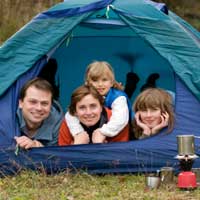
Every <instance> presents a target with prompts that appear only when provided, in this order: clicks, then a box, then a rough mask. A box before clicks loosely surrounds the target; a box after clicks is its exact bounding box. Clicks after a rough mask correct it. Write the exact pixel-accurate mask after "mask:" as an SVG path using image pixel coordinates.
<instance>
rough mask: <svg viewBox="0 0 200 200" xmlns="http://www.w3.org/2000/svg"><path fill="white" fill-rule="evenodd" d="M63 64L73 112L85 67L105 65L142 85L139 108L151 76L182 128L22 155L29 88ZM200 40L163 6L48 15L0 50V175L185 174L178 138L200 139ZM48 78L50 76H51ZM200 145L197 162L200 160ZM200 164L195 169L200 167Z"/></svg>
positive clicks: (61, 78) (118, 4) (78, 8)
mask: <svg viewBox="0 0 200 200" xmlns="http://www.w3.org/2000/svg"><path fill="white" fill-rule="evenodd" d="M50 58H51V59H52V58H53V59H55V60H56V62H57V72H56V84H57V86H58V88H59V101H60V103H61V105H62V107H63V110H64V111H65V110H66V107H67V105H68V103H69V98H70V94H71V92H72V91H73V90H74V89H75V88H76V87H77V86H79V85H81V84H82V83H83V78H84V77H83V74H84V72H85V68H86V66H87V65H88V64H89V63H90V62H91V61H93V60H106V61H108V62H109V63H111V65H112V66H113V68H114V70H115V74H116V79H117V80H118V81H119V82H122V83H124V84H125V82H126V75H127V73H129V72H133V71H134V72H135V73H137V74H138V76H139V77H140V81H139V83H138V85H137V88H136V91H135V92H134V94H133V96H132V99H131V100H132V101H133V100H134V98H135V96H136V95H137V94H138V93H139V92H140V88H141V86H142V85H143V84H144V83H145V80H146V79H147V77H148V76H149V75H150V74H152V73H159V75H160V78H159V79H158V81H157V86H158V87H161V88H164V89H166V90H172V91H174V92H175V112H176V125H175V128H174V130H173V132H172V133H170V134H166V133H165V131H163V132H161V133H160V134H158V135H156V136H154V137H151V138H148V139H143V140H139V141H130V142H124V143H113V144H91V145H76V146H67V147H42V148H33V149H31V150H28V151H23V150H19V151H16V148H15V141H14V139H13V138H14V136H15V135H19V130H18V127H17V125H16V115H15V113H16V109H17V106H18V95H19V90H20V88H21V87H22V85H23V84H24V83H25V82H26V81H27V80H30V79H32V78H33V77H36V76H38V75H39V74H40V73H41V70H42V69H43V67H44V66H47V65H46V64H47V63H48V61H49V59H50ZM199 59H200V34H199V32H198V31H196V30H195V29H194V28H193V27H191V26H190V25H189V24H188V23H186V22H185V21H184V20H182V19H181V18H179V17H178V16H177V15H175V14H174V13H172V12H171V11H169V10H168V9H167V7H166V6H165V5H164V4H157V3H154V2H152V1H149V0H126V1H122V0H121V1H120V0H100V1H97V0H96V1H95V0H80V1H78V0H76V1H75V0H71V1H66V2H63V3H60V4H57V5H55V6H54V7H52V8H50V9H49V10H48V11H46V12H42V13H40V14H39V15H37V16H36V17H35V18H33V19H32V21H30V22H29V23H28V24H26V25H25V26H24V27H23V28H22V29H21V30H19V31H18V32H17V33H16V34H15V35H13V36H12V37H11V38H9V39H8V40H7V41H6V42H5V43H4V44H3V45H2V46H1V48H0V66H1V70H0V108H1V113H2V114H1V116H0V137H1V139H0V147H1V151H0V173H1V174H2V175H6V174H13V173H17V172H18V171H20V170H21V169H23V168H30V169H38V170H40V169H41V170H44V169H45V170H46V171H47V172H48V173H55V172H59V171H63V170H66V169H67V170H68V171H77V170H86V171H87V172H88V173H130V172H149V171H156V170H157V169H159V168H160V167H163V166H166V165H167V166H173V167H175V168H176V169H178V161H177V160H176V159H175V158H174V157H175V156H176V155H177V144H176V136H177V135H183V134H194V135H195V136H200V132H199V130H200V113H199V110H200V102H199V101H200V78H199V77H200V62H199V61H200V60H199ZM48 73H49V71H48V70H47V74H48ZM198 143H199V142H198V140H197V142H196V154H197V155H198V154H199V145H198ZM199 164H200V161H199V159H197V160H196V161H195V165H199Z"/></svg>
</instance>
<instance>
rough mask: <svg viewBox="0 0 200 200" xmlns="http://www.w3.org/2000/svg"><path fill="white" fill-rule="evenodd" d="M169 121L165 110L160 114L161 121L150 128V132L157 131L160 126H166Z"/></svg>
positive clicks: (154, 132)
mask: <svg viewBox="0 0 200 200" xmlns="http://www.w3.org/2000/svg"><path fill="white" fill-rule="evenodd" d="M168 122H169V114H168V113H167V112H164V113H162V114H161V122H160V124H158V125H157V126H155V127H154V128H152V130H151V132H152V134H156V133H158V132H159V131H160V130H161V129H162V128H164V127H167V126H168Z"/></svg>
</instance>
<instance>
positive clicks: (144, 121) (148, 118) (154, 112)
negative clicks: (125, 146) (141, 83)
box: [133, 88, 174, 139]
mask: <svg viewBox="0 0 200 200" xmlns="http://www.w3.org/2000/svg"><path fill="white" fill-rule="evenodd" d="M133 110H134V112H135V118H134V120H133V132H134V135H135V138H136V139H141V138H145V137H149V136H151V135H155V134H156V133H158V132H159V131H160V130H161V129H163V128H164V127H168V132H171V131H172V129H173V127H174V111H173V97H172V96H171V95H170V93H168V92H167V91H165V90H162V89H159V88H148V89H146V90H144V91H143V92H142V93H140V94H139V95H138V97H137V98H136V100H135V102H134V105H133Z"/></svg>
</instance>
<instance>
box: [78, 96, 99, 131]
mask: <svg viewBox="0 0 200 200" xmlns="http://www.w3.org/2000/svg"><path fill="white" fill-rule="evenodd" d="M101 112H102V106H101V104H100V102H99V100H98V99H95V98H94V97H93V96H92V95H91V94H89V95H86V96H85V97H83V98H82V99H81V100H80V101H79V102H78V103H77V104H76V116H77V117H78V119H79V121H80V122H81V123H82V124H84V125H85V126H87V127H90V126H93V125H95V124H96V123H97V122H98V121H99V119H100V117H101Z"/></svg>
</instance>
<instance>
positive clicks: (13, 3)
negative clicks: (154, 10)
mask: <svg viewBox="0 0 200 200" xmlns="http://www.w3.org/2000/svg"><path fill="white" fill-rule="evenodd" d="M155 1H157V2H164V3H166V4H167V6H168V7H169V9H171V10H172V11H174V12H175V13H176V14H178V15H179V16H181V17H183V18H184V19H185V20H187V21H188V22H189V23H191V24H192V25H193V26H194V27H196V28H197V29H198V30H200V12H199V11H200V0H155ZM59 2H62V0H1V1H0V13H1V17H0V30H1V31H0V44H1V43H2V42H4V41H5V40H6V39H7V38H9V37H10V36H11V35H12V34H14V33H15V32H16V31H17V30H19V29H20V28H21V27H22V26H23V25H25V24H26V23H27V22H28V21H30V19H31V18H32V17H33V16H35V15H36V14H38V13H40V12H41V11H44V10H46V9H47V8H49V7H50V6H52V5H55V4H56V3H59Z"/></svg>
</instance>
